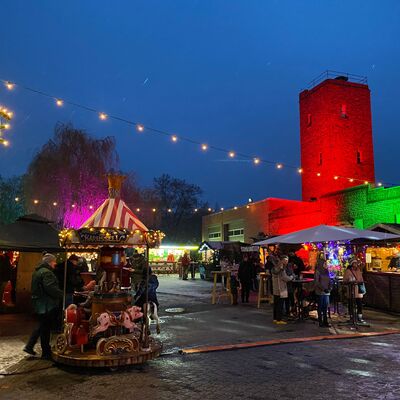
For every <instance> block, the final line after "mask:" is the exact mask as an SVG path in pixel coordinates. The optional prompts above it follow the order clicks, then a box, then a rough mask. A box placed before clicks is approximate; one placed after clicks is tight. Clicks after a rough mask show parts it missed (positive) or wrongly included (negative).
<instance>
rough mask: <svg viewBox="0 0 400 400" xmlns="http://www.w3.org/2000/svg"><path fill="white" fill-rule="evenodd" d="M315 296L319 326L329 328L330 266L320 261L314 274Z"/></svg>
mask: <svg viewBox="0 0 400 400" xmlns="http://www.w3.org/2000/svg"><path fill="white" fill-rule="evenodd" d="M314 287H315V294H316V295H317V301H318V323H319V326H320V327H321V328H322V327H326V328H329V327H330V325H329V323H328V306H329V299H330V294H331V290H332V280H331V278H330V276H329V270H328V264H327V263H326V261H325V260H323V259H319V260H318V261H317V266H316V268H315V274H314Z"/></svg>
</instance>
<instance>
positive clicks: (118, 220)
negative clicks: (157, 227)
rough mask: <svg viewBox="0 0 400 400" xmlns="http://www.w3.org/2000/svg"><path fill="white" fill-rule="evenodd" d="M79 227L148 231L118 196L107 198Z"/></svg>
mask: <svg viewBox="0 0 400 400" xmlns="http://www.w3.org/2000/svg"><path fill="white" fill-rule="evenodd" d="M81 228H121V229H129V230H131V231H134V230H137V229H138V230H140V231H141V232H148V229H147V227H146V226H145V225H144V224H143V223H142V222H141V221H140V220H139V218H138V217H137V216H136V215H135V214H134V213H133V212H132V211H131V209H130V208H129V207H128V206H127V205H126V203H125V202H124V201H123V200H121V199H120V198H109V199H107V200H105V201H104V203H103V204H102V205H101V206H100V207H99V208H98V209H97V210H96V211H95V212H94V214H93V215H92V216H91V217H90V218H89V219H88V220H87V221H85V222H84V223H83V224H82V226H81Z"/></svg>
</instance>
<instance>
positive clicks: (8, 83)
mask: <svg viewBox="0 0 400 400" xmlns="http://www.w3.org/2000/svg"><path fill="white" fill-rule="evenodd" d="M5 85H6V88H7V89H8V90H13V89H14V87H15V83H12V82H10V81H7V82H6V83H5Z"/></svg>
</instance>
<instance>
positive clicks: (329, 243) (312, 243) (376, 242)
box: [255, 225, 400, 311]
mask: <svg viewBox="0 0 400 400" xmlns="http://www.w3.org/2000/svg"><path fill="white" fill-rule="evenodd" d="M399 240H400V236H399V235H393V234H391V233H388V232H380V231H370V230H360V229H353V228H346V227H336V226H327V225H319V226H316V227H313V228H309V229H304V230H301V231H297V232H293V233H290V234H287V235H282V236H277V237H274V238H271V239H268V240H264V241H261V242H257V243H255V244H257V245H261V246H268V245H271V244H279V245H282V244H283V245H286V244H298V245H301V246H302V248H301V249H300V251H301V252H302V257H304V258H308V265H309V269H310V271H312V270H313V269H314V267H315V263H316V260H317V256H318V254H319V253H323V256H324V258H325V259H326V260H327V262H328V266H329V269H330V271H331V274H332V276H335V277H338V278H339V277H340V276H342V275H343V273H344V270H345V269H346V268H347V266H348V263H349V261H350V260H351V259H352V258H353V257H357V258H359V259H362V260H363V261H364V264H365V266H366V269H365V271H364V280H365V286H366V289H367V292H366V295H365V296H364V301H365V303H366V304H367V305H369V306H372V307H376V308H381V309H385V310H391V311H400V273H397V272H394V271H390V272H389V271H388V272H381V271H382V270H383V271H385V269H386V268H388V266H389V264H390V261H389V259H390V260H392V259H393V258H394V257H395V256H396V255H397V254H399V257H400V248H397V247H396V242H397V241H399ZM382 259H385V261H384V262H382V261H383V260H382ZM378 260H379V263H378ZM377 266H378V267H377ZM399 266H400V260H399ZM374 269H375V270H377V271H379V272H376V271H373V270H374ZM399 270H400V268H399ZM396 271H397V268H396Z"/></svg>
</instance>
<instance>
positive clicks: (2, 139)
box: [0, 137, 10, 147]
mask: <svg viewBox="0 0 400 400" xmlns="http://www.w3.org/2000/svg"><path fill="white" fill-rule="evenodd" d="M0 144H2V145H3V146H4V147H7V146H8V145H9V144H10V142H9V141H8V140H6V139H4V138H2V137H0Z"/></svg>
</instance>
